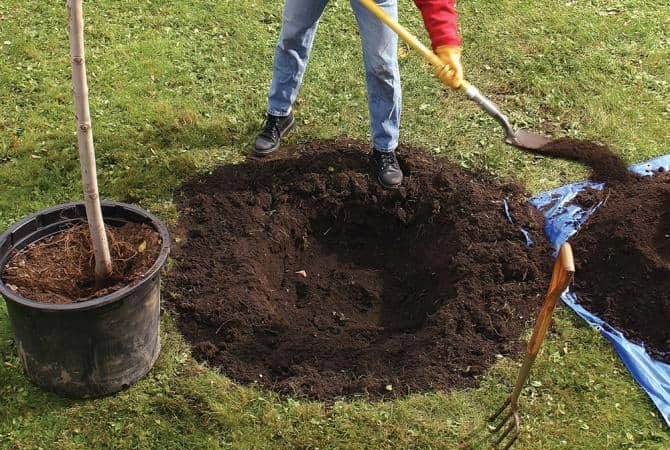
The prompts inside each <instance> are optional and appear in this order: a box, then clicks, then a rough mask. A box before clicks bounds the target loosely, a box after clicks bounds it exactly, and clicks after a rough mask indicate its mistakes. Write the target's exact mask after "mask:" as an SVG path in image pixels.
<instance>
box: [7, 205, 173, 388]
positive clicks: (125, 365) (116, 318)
mask: <svg viewBox="0 0 670 450" xmlns="http://www.w3.org/2000/svg"><path fill="white" fill-rule="evenodd" d="M102 211H103V216H104V218H105V222H107V223H108V224H112V225H122V224H123V223H127V222H138V223H146V224H148V225H150V226H152V227H153V228H154V229H155V230H156V231H158V232H159V233H160V236H161V239H162V248H161V251H160V255H159V256H158V259H157V260H156V262H155V264H154V265H153V266H152V267H151V269H150V270H149V272H148V273H147V274H146V275H145V277H144V278H142V279H141V280H139V281H137V282H135V283H134V284H132V285H130V286H126V287H123V288H122V289H120V290H119V291H116V292H113V293H112V294H109V295H106V296H104V297H100V298H96V299H92V300H87V301H84V302H81V303H73V304H67V305H53V304H47V303H39V302H35V301H32V300H29V299H27V298H23V297H21V296H20V295H18V294H17V293H16V292H14V291H13V290H11V289H9V288H7V286H5V284H4V283H3V282H2V280H1V277H0V295H2V296H3V297H4V298H5V301H6V303H7V310H8V312H9V319H10V322H11V325H12V328H13V330H14V335H15V338H16V348H17V351H18V354H19V356H20V358H21V361H22V362H23V367H24V369H25V371H26V374H27V375H28V377H29V378H30V379H31V380H32V381H33V382H34V383H35V384H37V385H38V386H41V387H43V388H45V389H48V390H50V391H53V392H56V393H58V394H60V395H64V396H67V397H76V398H87V397H98V396H102V395H107V394H111V393H114V392H117V391H120V390H122V389H124V388H126V387H128V386H130V385H131V384H133V383H134V382H135V381H137V380H138V379H140V378H142V377H143V376H144V375H145V374H146V373H147V372H149V370H151V367H152V366H153V365H154V362H155V361H156V359H157V358H158V354H159V353H160V334H159V327H160V320H159V319H160V269H161V267H163V265H164V264H165V262H166V260H167V256H168V254H169V252H170V237H169V235H168V231H167V228H166V227H165V225H164V224H163V223H161V222H160V221H159V220H158V219H157V218H156V217H154V216H153V215H151V214H149V213H148V212H146V211H144V210H142V209H140V208H138V207H136V206H132V205H127V204H123V203H115V202H103V204H102ZM85 219H86V210H85V208H84V205H83V203H70V204H66V205H60V206H55V207H53V208H49V209H46V210H44V211H41V212H39V213H37V214H34V215H32V216H30V217H28V218H26V219H24V220H22V221H21V222H19V223H17V224H15V225H14V226H12V227H11V228H10V229H9V230H7V231H6V232H5V233H4V234H3V235H2V236H0V273H2V270H3V269H4V267H5V264H6V263H7V260H8V259H9V257H10V256H11V254H12V252H13V251H14V250H21V249H22V248H24V247H26V246H27V245H29V244H31V243H33V242H36V241H38V240H40V239H43V238H45V237H47V236H50V235H52V234H54V233H57V232H59V231H61V230H63V229H65V228H67V227H70V226H72V225H73V224H75V223H80V222H81V221H82V220H85Z"/></svg>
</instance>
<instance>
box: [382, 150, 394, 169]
mask: <svg viewBox="0 0 670 450" xmlns="http://www.w3.org/2000/svg"><path fill="white" fill-rule="evenodd" d="M397 164H398V160H397V159H396V156H395V152H379V165H380V166H381V169H382V170H386V169H387V168H389V167H395V166H396V165H397Z"/></svg>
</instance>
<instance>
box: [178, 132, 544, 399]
mask: <svg viewBox="0 0 670 450" xmlns="http://www.w3.org/2000/svg"><path fill="white" fill-rule="evenodd" d="M366 147H367V146H366V145H363V144H359V143H356V142H352V141H347V140H338V141H327V142H316V143H311V144H306V145H302V146H298V147H292V148H288V149H284V150H282V152H281V154H280V155H279V156H278V157H276V158H275V159H269V160H268V159H266V160H260V161H258V160H251V161H247V162H244V163H242V164H239V165H232V166H223V167H220V168H218V169H217V170H215V171H214V172H213V173H212V174H211V175H210V176H208V177H206V178H205V179H202V180H199V181H194V182H191V183H187V184H186V185H185V186H184V187H183V189H182V190H181V193H180V194H179V195H178V202H179V208H180V211H181V223H180V225H179V229H177V230H176V231H175V234H176V235H178V236H179V239H178V240H180V241H181V242H180V243H179V244H178V246H177V248H176V249H175V251H174V252H173V255H174V257H175V259H176V263H177V264H176V266H175V268H174V269H173V270H172V271H171V272H170V274H169V275H168V277H167V281H166V291H167V292H166V294H167V298H168V299H169V301H168V304H169V306H170V307H171V308H173V309H175V310H176V311H177V312H178V317H179V326H180V328H181V330H182V331H183V333H184V335H185V336H186V337H187V339H188V340H189V341H190V342H191V343H192V344H193V347H194V354H195V356H196V357H197V358H198V359H200V360H203V361H208V362H209V363H210V364H211V365H213V366H218V367H220V368H221V370H222V371H223V372H224V373H225V374H226V375H228V376H230V377H231V378H233V379H235V380H237V381H239V382H242V383H258V384H260V385H262V386H264V387H267V388H271V389H274V390H276V391H278V392H280V393H282V394H291V395H299V396H306V397H310V398H316V399H333V398H335V397H339V396H348V395H353V394H368V395H370V396H371V397H373V398H374V397H382V396H398V395H403V394H406V393H409V392H415V391H423V390H429V389H450V388H454V387H462V386H475V385H476V384H477V380H478V376H479V375H480V374H482V372H483V371H484V370H485V369H486V368H487V367H488V366H490V365H491V364H492V363H493V362H494V361H495V359H496V356H498V355H501V354H502V355H510V354H513V353H515V352H517V351H519V350H520V349H521V348H522V345H521V342H520V340H519V335H520V333H521V332H522V330H523V329H524V326H525V324H526V323H527V322H528V321H529V320H534V313H535V312H536V311H537V309H538V308H539V305H540V303H541V302H542V297H543V294H544V292H545V291H546V287H547V283H548V277H547V276H546V275H545V274H548V273H549V272H550V270H551V264H552V262H551V259H550V257H549V256H548V255H549V253H550V252H549V250H548V243H547V242H546V240H545V239H544V237H543V233H542V221H541V217H540V216H539V215H538V214H537V212H536V211H535V210H534V209H533V208H532V207H530V206H529V205H528V204H527V202H526V196H525V194H524V192H523V191H522V189H521V188H520V187H519V186H517V185H515V184H500V183H499V182H496V181H494V180H493V179H492V178H490V177H486V176H482V175H474V174H471V173H467V172H464V171H463V170H461V169H459V168H458V167H456V166H453V165H443V163H442V162H440V161H438V160H435V159H433V158H432V157H429V156H427V155H426V154H425V153H424V152H423V151H421V150H418V149H411V148H407V147H404V148H401V149H400V155H401V164H402V165H403V169H404V171H405V173H406V174H407V178H406V181H405V183H404V186H403V187H402V188H399V189H396V190H390V191H388V190H383V189H382V188H381V187H380V186H379V185H378V183H377V182H376V180H375V179H374V178H373V177H371V176H370V174H369V172H370V168H369V165H368V157H367V155H366ZM505 198H508V200H509V204H510V208H511V213H512V216H513V217H514V218H515V221H516V222H515V223H514V224H510V223H509V222H508V221H507V220H506V218H505V214H504V208H503V202H502V200H503V199H505ZM520 227H525V228H526V229H528V230H529V231H530V232H531V233H532V235H533V238H534V239H535V241H536V244H535V246H533V247H530V248H529V247H527V246H526V241H525V239H524V236H523V235H522V233H521V231H520Z"/></svg>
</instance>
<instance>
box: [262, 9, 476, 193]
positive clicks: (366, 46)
mask: <svg viewBox="0 0 670 450" xmlns="http://www.w3.org/2000/svg"><path fill="white" fill-rule="evenodd" d="M350 2H351V7H352V8H353V10H354V14H355V16H356V21H357V23H358V27H359V30H360V35H361V41H362V46H363V59H364V63H365V75H366V82H367V92H368V110H369V115H370V127H371V135H372V151H371V154H370V156H371V161H372V163H373V167H374V170H375V175H376V177H377V179H378V181H379V182H380V183H381V184H382V185H383V186H384V187H386V188H393V187H397V186H399V185H400V184H401V183H402V181H403V173H402V170H401V168H400V166H399V164H398V159H397V157H396V152H395V150H396V148H397V146H398V137H399V129H400V110H401V89H400V72H399V69H398V53H397V46H398V37H397V35H396V33H395V32H394V31H393V30H391V29H390V28H389V27H388V26H386V25H385V24H384V23H382V22H381V21H380V20H379V19H378V18H377V17H375V16H374V15H373V14H372V13H371V12H369V11H368V10H367V9H366V8H365V7H364V6H363V5H362V4H361V3H360V2H359V1H358V0H350ZM375 2H376V3H377V4H378V5H379V6H380V7H381V8H382V9H384V10H385V11H386V12H387V13H388V14H389V15H390V16H391V17H393V18H394V19H396V20H397V17H398V3H397V0H375ZM414 2H415V4H416V5H417V7H418V8H419V10H420V11H421V14H422V16H423V21H424V25H425V27H426V30H427V31H428V35H429V37H430V40H431V44H432V47H433V51H434V52H435V53H436V54H437V55H438V56H439V57H440V59H441V60H442V61H443V62H444V63H445V67H444V68H442V69H440V70H438V71H437V75H438V77H439V78H440V79H441V80H442V81H444V82H445V83H446V84H448V85H449V86H451V87H452V88H454V89H456V88H458V87H459V86H460V84H461V82H462V80H463V68H462V65H461V37H460V34H459V31H458V14H457V12H456V8H455V0H414ZM327 3H328V0H285V3H284V12H283V17H282V28H281V33H280V36H279V41H278V43H277V47H276V50H275V56H274V65H273V74H272V84H271V86H270V90H269V94H268V109H267V117H266V120H265V124H264V126H263V128H262V130H261V131H260V133H259V134H258V136H257V137H256V139H255V141H254V154H255V155H256V156H260V157H263V156H267V155H269V154H271V153H273V152H275V151H276V150H278V149H279V146H280V141H281V139H282V137H284V136H285V135H286V133H288V132H289V131H290V130H291V129H292V128H293V126H294V124H295V118H294V116H293V111H292V106H293V103H294V102H295V100H296V97H297V95H298V91H299V89H300V85H301V83H302V79H303V75H304V73H305V69H306V67H307V62H308V59H309V55H310V52H311V49H312V43H313V42H314V36H315V34H316V30H317V27H318V23H319V19H320V18H321V15H322V14H323V11H324V8H325V7H326V4H327Z"/></svg>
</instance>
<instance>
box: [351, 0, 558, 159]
mask: <svg viewBox="0 0 670 450" xmlns="http://www.w3.org/2000/svg"><path fill="white" fill-rule="evenodd" d="M360 2H361V3H362V4H363V6H365V7H366V8H367V9H368V10H369V11H370V12H371V13H372V14H374V15H375V16H377V18H379V20H381V21H382V22H384V23H385V24H386V25H388V26H389V27H390V28H391V29H392V30H393V31H395V32H396V33H397V34H398V36H399V37H400V39H402V40H403V41H405V42H406V43H407V45H409V46H410V47H412V48H413V49H414V50H416V51H417V52H419V53H420V54H421V55H422V56H423V57H424V58H425V59H426V61H428V62H429V63H430V64H431V65H432V66H433V67H435V69H438V70H442V69H444V67H445V64H444V63H443V62H442V60H441V59H440V57H439V56H437V55H436V54H435V53H433V52H432V51H431V50H430V49H429V48H427V47H426V46H425V45H423V44H422V43H421V42H420V41H419V40H418V39H417V38H416V37H414V36H413V35H412V34H411V33H410V32H409V31H407V29H406V28H405V27H403V26H402V25H400V24H399V23H398V22H396V21H395V20H393V19H392V18H391V16H389V15H388V14H387V13H386V11H384V10H383V9H382V8H380V7H379V5H377V4H376V3H375V2H374V0H360ZM459 90H461V91H463V92H464V93H465V95H467V96H468V97H469V98H470V100H472V101H474V102H475V103H477V105H479V107H480V108H481V109H483V110H484V111H486V112H487V113H488V114H489V115H490V116H491V117H493V118H494V119H495V120H496V121H497V122H498V123H499V124H500V126H501V127H502V128H503V130H504V131H505V143H507V144H509V145H513V146H515V147H518V148H522V149H528V150H539V149H541V148H542V147H544V146H545V145H547V144H548V143H549V142H551V139H550V138H548V137H546V136H542V135H539V134H535V133H531V132H528V131H525V130H514V128H513V127H512V124H511V123H509V120H508V119H507V117H505V115H504V114H503V113H502V112H500V110H499V109H498V107H497V106H496V105H495V103H493V102H492V101H491V100H490V99H488V98H487V97H486V96H484V95H483V94H482V93H481V92H479V89H477V88H476V87H475V86H473V85H472V84H470V83H468V82H467V81H465V80H463V83H462V84H461V86H460V87H459Z"/></svg>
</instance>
